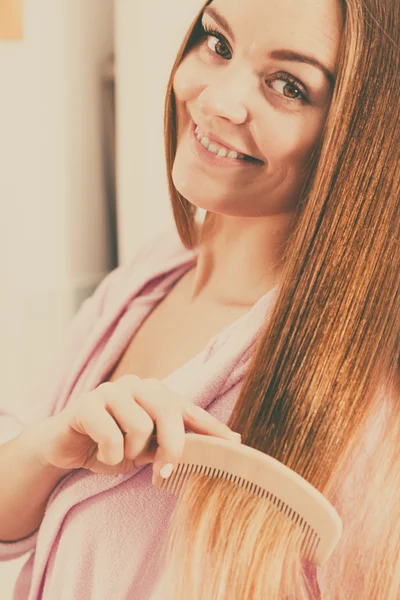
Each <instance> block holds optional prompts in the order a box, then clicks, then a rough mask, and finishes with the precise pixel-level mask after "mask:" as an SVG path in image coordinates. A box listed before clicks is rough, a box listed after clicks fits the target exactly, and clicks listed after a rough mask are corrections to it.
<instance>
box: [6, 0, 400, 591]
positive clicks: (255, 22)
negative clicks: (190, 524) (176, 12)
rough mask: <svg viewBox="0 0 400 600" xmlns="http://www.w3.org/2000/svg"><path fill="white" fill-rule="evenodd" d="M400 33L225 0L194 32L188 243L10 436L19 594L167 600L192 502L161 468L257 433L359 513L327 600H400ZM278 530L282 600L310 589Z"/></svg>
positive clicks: (342, 510) (377, 7) (387, 15)
mask: <svg viewBox="0 0 400 600" xmlns="http://www.w3.org/2000/svg"><path fill="white" fill-rule="evenodd" d="M399 17H400V9H399V6H398V4H395V3H393V2H392V1H391V0H384V1H383V2H382V0H380V1H379V2H378V0H368V1H362V0H347V1H346V2H342V3H340V2H338V0H323V1H322V0H307V1H306V2H302V3H301V4H299V3H297V2H295V1H294V0H284V2H280V3H279V4H278V3H273V2H272V1H270V0H246V1H245V2H244V0H243V1H240V2H229V1H228V0H214V1H213V2H212V3H211V2H208V3H207V5H206V6H205V7H204V10H202V11H201V12H200V14H199V16H198V18H196V19H195V21H194V23H193V25H192V27H191V28H190V31H189V32H188V34H187V36H186V38H185V40H184V43H183V45H182V48H181V50H180V52H179V53H178V56H177V60H176V63H175V65H174V68H173V72H172V74H171V80H170V85H169V87H168V92H167V101H166V130H165V134H166V135H165V139H166V158H167V167H168V176H169V189H170V196H171V199H172V205H173V210H174V216H175V221H176V231H167V232H165V233H164V234H163V235H161V236H160V237H157V239H156V240H153V241H152V242H151V243H149V244H146V245H145V246H143V247H142V248H141V250H140V251H139V252H138V253H137V254H136V256H135V257H134V258H133V259H132V261H131V263H130V264H129V265H127V266H126V267H120V268H119V269H116V270H115V271H114V272H112V273H111V274H110V275H109V276H108V277H106V279H105V280H104V282H103V283H102V284H101V285H100V286H99V288H98V290H97V291H96V293H95V294H94V295H93V297H92V298H90V299H89V300H87V301H86V302H85V303H84V305H83V307H82V308H81V310H80V313H79V314H78V316H77V317H76V318H75V323H74V325H73V328H72V331H71V341H70V344H69V345H68V349H67V352H66V355H65V357H64V358H63V360H62V365H61V371H60V373H58V374H57V375H56V376H55V382H54V386H53V387H52V388H51V389H50V390H49V391H48V392H47V394H46V395H41V396H37V397H36V398H35V402H37V403H38V410H37V420H36V421H35V422H33V423H31V424H29V425H27V426H25V427H24V426H23V425H22V424H18V423H16V421H15V420H12V418H11V417H10V416H7V415H4V417H3V424H2V425H1V428H0V432H1V436H2V441H3V442H4V445H3V446H2V448H0V476H2V477H5V474H6V473H7V478H8V479H7V480H8V481H9V482H10V484H9V485H8V487H7V491H6V492H5V493H3V499H2V500H1V503H2V504H1V506H0V515H3V517H2V518H1V520H0V539H2V540H4V541H3V543H1V544H0V556H2V557H3V559H7V558H11V557H13V556H18V555H20V554H22V553H23V552H25V551H27V550H34V553H33V554H32V555H31V557H30V558H29V559H28V561H27V563H26V565H25V566H24V568H23V571H22V573H21V575H20V578H19V581H18V585H17V589H16V592H15V598H17V599H20V598H28V600H34V599H39V598H44V599H53V598H60V599H62V600H64V599H67V598H68V599H70V598H71V599H72V598H79V599H86V598H93V599H96V600H97V599H103V598H104V599H106V598H107V600H109V599H114V598H115V599H117V598H118V599H120V598H134V599H135V600H144V599H148V598H150V596H151V594H152V592H153V591H154V587H155V582H156V579H157V576H158V572H157V568H156V567H154V569H153V566H154V565H153V562H154V561H153V559H154V558H155V557H156V556H157V553H158V551H159V548H160V542H161V539H162V538H163V535H164V533H165V531H166V525H167V523H168V519H169V517H170V515H171V513H172V510H173V507H174V504H175V502H174V499H173V498H172V497H170V496H167V495H165V494H164V493H163V492H161V491H160V490H158V489H155V488H153V487H152V485H151V472H152V471H151V465H150V466H149V465H147V466H146V461H147V462H148V460H149V459H150V458H151V460H153V461H154V469H155V471H157V472H159V471H160V469H161V468H162V467H164V466H166V465H172V467H173V466H175V465H176V464H177V462H178V460H179V453H180V452H181V450H182V447H183V446H182V444H183V440H184V430H185V428H186V430H188V429H189V430H192V431H199V432H205V433H211V434H214V435H220V436H223V437H229V436H230V430H233V431H239V432H240V433H241V434H242V440H243V442H245V443H247V444H248V445H251V446H253V447H255V448H258V449H260V450H262V451H265V452H267V453H268V454H270V455H272V456H274V457H275V458H277V459H278V460H280V461H282V462H283V463H284V464H287V465H288V466H289V467H291V468H292V469H294V470H295V471H297V472H298V473H299V474H300V475H302V476H303V477H305V478H306V479H307V480H308V481H310V483H312V484H313V485H314V486H315V487H317V488H318V489H319V490H320V491H322V492H323V493H324V494H325V495H326V497H327V498H328V499H329V500H331V501H332V503H333V504H334V505H335V506H336V507H337V509H338V511H339V514H340V515H341V517H342V519H343V524H344V528H345V532H344V535H343V538H342V540H341V542H340V544H339V547H338V548H337V550H336V552H335V554H334V555H333V556H332V557H331V559H330V561H329V562H328V563H327V564H326V565H325V566H324V567H322V568H321V569H320V570H319V572H317V573H316V572H315V569H312V568H310V565H303V566H304V567H305V572H306V574H307V578H306V583H307V585H308V588H307V589H308V591H307V593H308V594H309V596H308V597H322V598H324V600H325V599H329V598H334V599H336V598H351V599H353V598H363V599H366V600H367V599H368V600H369V599H371V600H372V599H374V600H376V599H377V598H378V599H379V600H381V599H382V600H395V598H397V597H398V593H399V584H398V582H396V577H395V575H394V574H395V573H396V566H397V568H399V565H398V560H399V558H398V556H399V552H398V548H399V543H400V529H399V528H400V525H399V522H398V519H397V518H394V517H393V516H392V515H395V514H398V505H399V492H398V490H399V485H398V484H399V471H400V469H399V468H398V467H399V464H398V457H397V454H398V453H397V442H398V434H399V426H400V415H399V410H398V406H399V402H398V398H399V371H398V341H399V322H398V312H397V306H398V282H399V260H398V258H399V257H398V233H399V206H398V184H399V171H398V164H399V133H398V131H399V128H398V127H397V125H398V121H399V104H398V96H399V94H398V92H399V80H398V78H396V77H395V74H396V73H398V67H399V51H398V46H399V44H398V42H399V20H400V18H399ZM289 50H290V52H289ZM295 53H296V54H297V55H298V54H302V55H306V56H307V58H304V56H303V58H301V59H300V58H299V56H295ZM196 133H197V136H198V138H199V139H200V142H199V141H198V139H197V136H196ZM210 142H211V145H210ZM231 152H232V153H231ZM236 152H239V154H236ZM217 154H219V156H217ZM242 155H246V156H242ZM396 193H397V197H396ZM196 208H202V209H205V210H206V211H207V217H206V219H205V222H204V225H203V226H200V227H198V226H196V221H195V213H196ZM103 382H108V384H107V385H106V386H102V385H101V384H102V383H103ZM396 409H397V410H396ZM95 417H96V418H95ZM110 417H111V418H110ZM228 422H229V425H230V429H228V428H227V427H226V426H225V425H224V424H226V423H228ZM0 423H1V422H0ZM155 424H156V435H157V439H156V444H155V445H154V436H153V437H152V434H153V433H154V425H155ZM19 432H20V435H19V436H18V435H17V434H18V433H19ZM122 432H123V433H124V435H123V434H122ZM113 439H114V440H115V442H114V443H111V442H112V440H113ZM9 465H11V469H10V468H9ZM7 466H8V471H6V468H7ZM378 467H379V468H378ZM167 470H168V469H167ZM21 473H23V476H22V475H21ZM112 474H114V475H112ZM366 476H368V485H366ZM356 484H361V487H360V488H358V487H357V485H356ZM217 491H218V490H217ZM27 496H28V497H29V499H30V502H29V503H28V504H27V503H26V497H27ZM16 508H19V509H20V511H21V514H23V518H20V519H18V522H17V520H16V518H15V511H16ZM200 508H201V507H200ZM199 510H200V509H197V511H199ZM396 510H397V513H396V512H394V511H396ZM43 513H44V516H43ZM196 515H198V512H197V513H196ZM239 518H240V515H238V519H239ZM39 525H40V528H39V529H38V530H36V532H34V533H32V531H33V530H34V529H35V526H36V528H37V526H39ZM274 531H275V533H274V532H272V531H271V530H268V528H266V531H265V544H267V543H268V544H270V546H269V547H270V548H272V550H273V552H271V556H273V557H274V562H273V568H274V569H275V574H276V573H278V572H280V573H281V574H282V576H281V577H279V578H278V577H276V576H275V578H274V579H275V580H277V581H274V582H272V579H271V578H270V579H268V578H267V580H266V584H265V585H266V586H267V587H265V588H262V589H263V592H262V594H263V595H262V597H263V598H269V599H270V598H277V597H280V596H277V594H279V593H280V592H279V590H283V589H285V590H286V588H284V585H286V584H285V581H286V576H288V577H289V569H290V568H292V567H295V571H296V577H295V578H294V580H293V581H294V584H293V585H297V586H299V585H300V583H299V578H300V577H301V576H302V575H301V573H302V571H300V569H299V567H300V565H301V563H300V557H299V556H297V557H296V562H295V563H293V562H290V564H286V563H285V558H286V556H287V553H286V550H285V546H286V545H287V544H286V530H285V526H284V524H283V523H282V527H280V528H279V527H278V528H276V529H275V530H274ZM229 535H232V539H233V536H234V532H231V534H230V533H229V532H228V533H227V536H228V538H229ZM190 542H191V538H189V540H188V543H189V548H188V558H189V561H190V560H192V559H193V557H192V556H191V550H190ZM278 542H279V548H278ZM263 543H264V539H263ZM178 550H179V551H180V552H181V551H182V547H179V548H178ZM247 552H248V553H250V554H251V553H252V552H255V550H254V548H250V549H247ZM217 558H218V560H219V561H221V562H223V561H224V559H225V557H224V556H218V557H217ZM259 558H260V557H259ZM261 558H265V557H261ZM266 558H267V559H268V557H266ZM269 563H271V561H268V560H264V563H262V568H263V569H264V568H266V569H267V568H270V567H269V566H268V565H269ZM234 565H235V567H236V568H238V569H241V568H242V565H241V562H240V560H236V563H234ZM279 569H280V571H279ZM285 569H286V570H285ZM259 576H260V571H257V572H256V573H254V574H253V575H252V577H254V581H255V583H257V581H258V580H257V578H258V577H259ZM316 577H317V578H318V583H319V586H318V585H317V582H316ZM290 580H291V581H292V579H290ZM210 581H211V583H212V585H214V589H215V586H217V587H218V586H219V588H218V589H219V591H218V593H219V594H220V596H218V597H221V598H224V599H225V598H235V600H239V597H238V596H237V595H235V592H236V590H230V589H229V587H227V586H225V587H224V585H225V584H224V582H220V581H219V579H218V565H215V568H212V565H211V571H209V572H207V573H205V574H204V578H203V579H202V580H201V581H200V583H199V582H197V583H196V582H193V581H190V582H189V584H192V583H194V586H193V587H191V588H188V587H186V588H185V589H184V590H183V591H182V590H179V594H180V596H175V598H176V599H177V598H178V599H179V600H183V598H191V600H193V599H195V600H196V599H200V598H202V599H203V598H210V595H208V596H207V595H204V594H207V590H210V589H212V588H211V587H210V585H211V583H210ZM291 585H292V584H291ZM201 586H203V590H202V589H201ZM207 586H208V587H207ZM268 586H269V587H268ZM273 586H274V587H273ZM282 586H283V587H282ZM176 587H178V582H176ZM272 587H273V589H272ZM299 589H300V588H299V587H297V588H295V589H292V592H294V595H293V594H292V595H290V596H288V594H287V593H286V591H285V593H286V596H281V597H282V598H283V597H296V594H297V593H298V591H299ZM277 590H278V591H277ZM201 594H203V595H201ZM258 597H259V596H252V599H253V600H255V598H258ZM297 597H302V598H304V597H305V596H304V589H303V587H302V588H301V590H300V593H299V594H298V595H297ZM211 600H213V599H212V598H211Z"/></svg>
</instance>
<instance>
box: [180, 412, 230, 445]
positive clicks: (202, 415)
mask: <svg viewBox="0 0 400 600" xmlns="http://www.w3.org/2000/svg"><path fill="white" fill-rule="evenodd" d="M183 421H184V423H185V425H187V426H188V427H190V429H192V430H193V431H194V432H195V433H203V434H206V435H213V436H215V437H221V438H223V439H225V440H229V441H231V442H232V441H234V442H240V441H241V436H240V434H239V433H235V432H234V431H232V430H231V429H230V428H229V427H228V426H227V425H225V424H224V423H222V422H221V421H219V420H218V419H217V418H216V417H214V416H213V415H212V414H210V413H209V412H207V411H206V410H204V409H203V408H200V406H197V405H196V404H192V403H186V404H185V406H184V407H183Z"/></svg>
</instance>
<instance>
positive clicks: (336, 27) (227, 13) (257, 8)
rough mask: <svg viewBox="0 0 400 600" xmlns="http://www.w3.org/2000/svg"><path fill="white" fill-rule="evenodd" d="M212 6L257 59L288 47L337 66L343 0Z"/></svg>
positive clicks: (230, 1) (252, 0)
mask: <svg viewBox="0 0 400 600" xmlns="http://www.w3.org/2000/svg"><path fill="white" fill-rule="evenodd" d="M207 8H208V7H207ZM207 8H206V10H207ZM209 8H215V9H216V10H218V12H219V13H221V14H222V15H223V16H224V17H225V19H226V20H227V21H228V23H229V25H230V26H231V28H232V33H233V35H234V37H235V40H236V42H237V43H239V44H240V45H243V47H244V48H245V51H246V53H248V54H249V55H250V56H252V57H254V58H257V57H258V56H259V55H262V54H264V53H268V52H270V51H273V50H274V49H276V48H287V49H290V50H295V51H296V50H297V51H299V52H305V51H307V52H308V53H310V54H314V55H315V56H317V57H318V58H319V60H321V61H323V62H324V63H325V64H326V65H327V66H328V67H331V69H332V70H334V68H335V63H336V58H337V54H338V51H339V44H340V38H341V31H342V27H343V17H342V5H341V0H300V1H299V0H214V1H213V2H212V3H211V4H210V5H209ZM206 18H207V19H208V18H210V17H206ZM235 40H234V41H235Z"/></svg>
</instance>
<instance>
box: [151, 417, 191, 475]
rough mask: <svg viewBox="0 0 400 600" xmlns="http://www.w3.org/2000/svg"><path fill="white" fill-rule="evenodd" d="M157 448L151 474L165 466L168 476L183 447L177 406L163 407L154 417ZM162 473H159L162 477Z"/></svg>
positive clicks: (181, 420)
mask: <svg viewBox="0 0 400 600" xmlns="http://www.w3.org/2000/svg"><path fill="white" fill-rule="evenodd" d="M156 427H157V434H156V435H157V443H158V448H157V450H156V454H155V457H154V464H153V473H156V474H157V475H159V474H160V470H161V471H162V469H164V468H165V467H166V466H167V469H168V471H169V475H170V474H171V472H172V469H174V468H175V467H176V466H177V465H178V463H179V461H180V459H181V456H182V453H183V450H184V447H185V426H184V423H183V419H182V413H181V410H180V408H179V406H174V405H172V406H169V407H167V409H166V410H165V407H163V409H162V410H161V411H160V413H159V414H158V415H157V417H156ZM163 473H164V471H162V472H161V474H162V476H164V475H163Z"/></svg>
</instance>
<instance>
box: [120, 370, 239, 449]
mask: <svg viewBox="0 0 400 600" xmlns="http://www.w3.org/2000/svg"><path fill="white" fill-rule="evenodd" d="M119 381H121V382H122V383H123V385H124V386H126V388H127V389H128V390H130V392H131V393H132V394H133V395H134V396H135V400H136V402H137V403H138V404H139V405H140V406H142V407H143V408H144V409H145V410H146V412H148V413H149V415H150V416H151V417H152V418H153V420H156V414H157V410H158V399H160V398H163V399H164V402H167V403H170V404H171V405H173V404H178V406H179V407H180V410H181V413H182V418H183V421H184V423H185V425H187V426H188V427H190V428H191V429H192V430H193V431H194V432H195V433H203V434H207V435H214V436H216V437H222V438H223V439H226V440H229V441H235V442H240V441H241V438H240V434H239V433H235V432H233V431H232V430H231V429H230V427H228V425H225V424H224V423H222V422H221V421H219V420H218V419H217V418H216V417H214V416H213V415H212V414H210V413H209V412H207V411H206V410H204V409H203V408H200V407H199V406H196V405H195V404H193V403H192V402H190V401H188V400H187V398H185V397H184V396H181V395H180V394H178V393H177V392H175V391H174V390H171V389H170V388H168V387H167V386H166V385H165V384H164V383H163V382H161V381H158V380H157V379H140V378H139V377H136V375H126V376H124V377H122V378H121V379H119Z"/></svg>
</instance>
